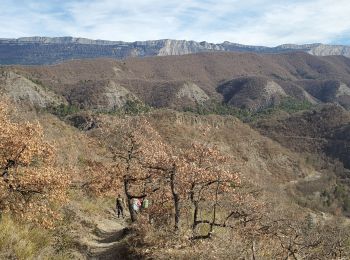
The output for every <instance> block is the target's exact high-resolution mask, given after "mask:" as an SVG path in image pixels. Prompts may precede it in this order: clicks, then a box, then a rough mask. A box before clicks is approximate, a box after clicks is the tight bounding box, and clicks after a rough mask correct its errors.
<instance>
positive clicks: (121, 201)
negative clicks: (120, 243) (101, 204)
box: [116, 194, 125, 218]
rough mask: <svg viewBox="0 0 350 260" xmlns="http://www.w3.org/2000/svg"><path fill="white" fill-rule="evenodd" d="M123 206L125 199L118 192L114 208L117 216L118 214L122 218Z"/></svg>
mask: <svg viewBox="0 0 350 260" xmlns="http://www.w3.org/2000/svg"><path fill="white" fill-rule="evenodd" d="M124 208H125V201H124V199H123V198H122V197H121V196H120V194H118V197H117V199H116V210H117V214H118V218H119V217H120V215H122V217H123V218H124Z"/></svg>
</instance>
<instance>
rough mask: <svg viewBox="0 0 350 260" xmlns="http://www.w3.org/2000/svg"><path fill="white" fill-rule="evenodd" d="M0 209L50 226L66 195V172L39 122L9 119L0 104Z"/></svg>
mask: <svg viewBox="0 0 350 260" xmlns="http://www.w3.org/2000/svg"><path fill="white" fill-rule="evenodd" d="M0 169H1V172H0V173H1V179H0V210H1V211H2V212H6V211H10V212H11V213H13V214H15V215H17V216H19V217H22V218H24V217H25V218H26V219H27V220H29V221H33V222H37V223H40V224H42V225H44V226H46V227H51V226H52V225H53V222H54V220H55V219H57V218H58V217H59V215H58V214H57V212H56V211H55V210H54V205H57V204H58V203H60V202H63V201H64V200H65V198H66V189H67V186H68V184H69V178H68V176H67V175H66V174H65V173H64V172H63V170H62V169H59V168H57V167H56V165H55V149H54V147H53V146H52V145H51V144H49V143H48V142H46V141H45V139H44V134H43V129H42V128H41V126H40V125H39V124H32V123H28V122H24V123H15V122H12V121H11V120H10V119H9V118H8V115H7V106H6V105H5V104H0Z"/></svg>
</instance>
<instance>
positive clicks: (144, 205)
mask: <svg viewBox="0 0 350 260" xmlns="http://www.w3.org/2000/svg"><path fill="white" fill-rule="evenodd" d="M148 204H149V203H148V199H144V200H143V201H142V208H144V209H147V208H148Z"/></svg>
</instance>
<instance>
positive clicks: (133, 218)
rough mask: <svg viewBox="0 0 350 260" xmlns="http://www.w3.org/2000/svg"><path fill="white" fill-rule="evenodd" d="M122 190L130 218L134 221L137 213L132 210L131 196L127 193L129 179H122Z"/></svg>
mask: <svg viewBox="0 0 350 260" xmlns="http://www.w3.org/2000/svg"><path fill="white" fill-rule="evenodd" d="M124 192H125V195H126V198H127V203H128V209H129V213H130V218H131V221H132V222H135V221H136V219H137V215H136V212H135V211H134V209H133V207H132V201H131V200H132V199H133V197H132V196H131V194H130V193H129V181H128V180H126V179H124Z"/></svg>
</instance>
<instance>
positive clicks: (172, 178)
mask: <svg viewBox="0 0 350 260" xmlns="http://www.w3.org/2000/svg"><path fill="white" fill-rule="evenodd" d="M175 175H176V168H175V165H174V166H173V169H172V171H171V174H170V186H171V193H172V195H173V200H174V209H175V225H174V227H175V230H178V229H179V228H180V196H179V194H178V193H177V192H176V184H175Z"/></svg>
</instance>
